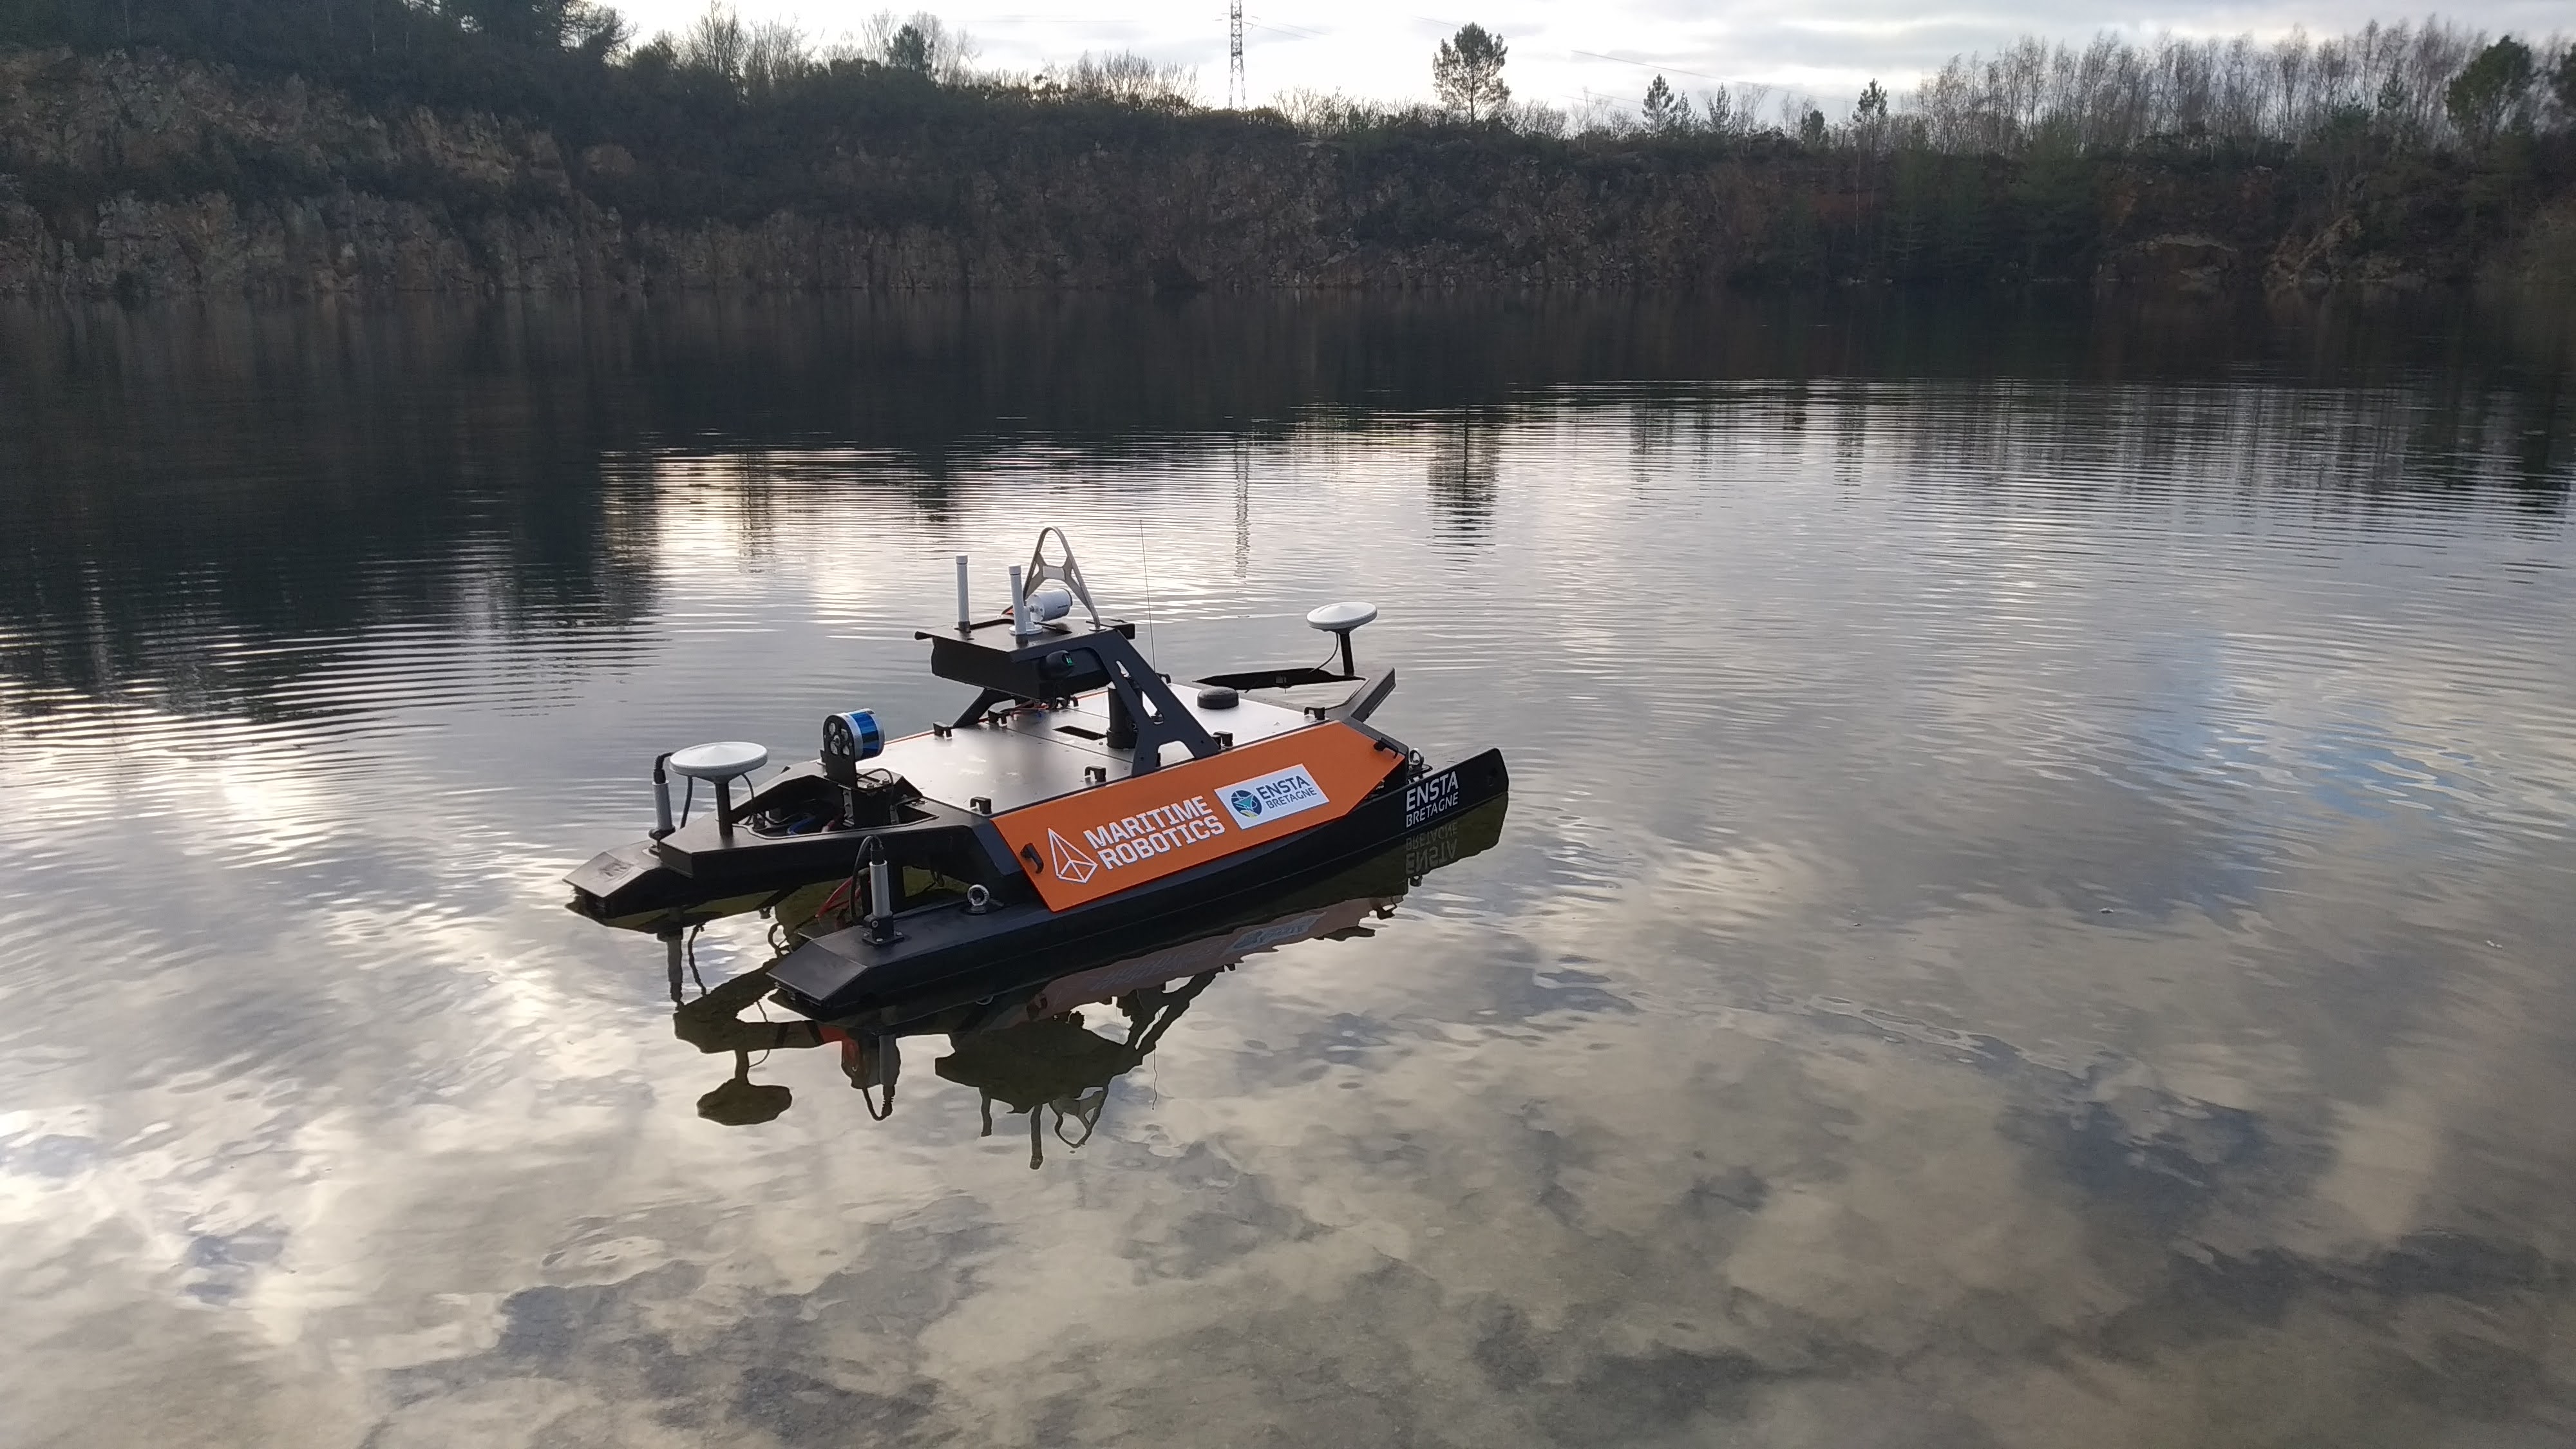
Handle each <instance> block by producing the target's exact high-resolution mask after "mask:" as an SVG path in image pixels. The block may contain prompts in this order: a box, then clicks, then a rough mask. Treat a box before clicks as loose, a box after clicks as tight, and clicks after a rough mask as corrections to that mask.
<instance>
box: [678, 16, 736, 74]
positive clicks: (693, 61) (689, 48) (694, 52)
mask: <svg viewBox="0 0 2576 1449" xmlns="http://www.w3.org/2000/svg"><path fill="white" fill-rule="evenodd" d="M750 54H751V32H749V31H747V30H745V29H744V28H743V25H742V17H740V16H738V15H736V14H734V13H733V7H732V6H730V5H726V4H724V3H722V0H716V3H711V4H709V5H708V6H707V11H706V13H705V14H704V15H701V16H699V17H698V18H697V20H696V22H695V23H693V24H691V25H690V26H689V30H688V34H686V35H684V36H682V37H681V38H680V64H682V65H684V66H687V67H689V68H690V69H691V70H699V71H705V72H706V73H708V74H709V75H713V76H716V77H718V78H719V79H721V80H723V81H724V82H725V84H727V85H733V86H738V85H741V84H742V63H743V61H744V60H745V59H746V58H747V57H749V55H750Z"/></svg>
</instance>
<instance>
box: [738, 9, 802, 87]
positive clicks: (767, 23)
mask: <svg viewBox="0 0 2576 1449" xmlns="http://www.w3.org/2000/svg"><path fill="white" fill-rule="evenodd" d="M813 66H814V60H813V54H812V52H811V51H809V50H808V49H807V48H806V45H805V33H804V32H803V31H801V30H799V29H797V28H796V26H795V23H794V22H792V21H788V20H764V21H761V22H760V23H759V24H757V25H754V26H753V27H751V35H750V38H749V39H748V40H747V41H746V42H745V43H744V45H743V51H742V89H743V93H744V94H746V95H751V96H765V95H770V94H774V93H775V92H778V91H781V90H784V89H786V88H787V87H788V86H790V85H792V84H794V83H795V82H796V81H798V80H800V79H802V78H803V77H804V76H805V74H806V73H807V72H808V71H810V70H812V69H813Z"/></svg>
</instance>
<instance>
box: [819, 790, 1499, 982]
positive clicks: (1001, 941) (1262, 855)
mask: <svg viewBox="0 0 2576 1449" xmlns="http://www.w3.org/2000/svg"><path fill="white" fill-rule="evenodd" d="M1510 786H1511V780H1510V775H1509V772H1508V771H1507V770H1506V769H1505V767H1504V764H1503V757H1502V753H1501V752H1500V751H1499V750H1487V751H1486V752H1485V753H1483V754H1481V755H1476V756H1473V757H1471V758H1469V759H1466V760H1463V761H1461V762H1459V763H1458V764H1457V765H1454V766H1452V767H1451V768H1449V769H1447V770H1442V771H1438V772H1436V773H1432V774H1428V775H1424V776H1422V777H1421V778H1420V779H1418V780H1416V781H1414V782H1412V783H1410V784H1407V783H1403V782H1402V781H1400V780H1399V781H1393V782H1390V785H1389V787H1388V788H1386V789H1384V790H1382V791H1380V792H1379V793H1377V794H1375V795H1372V796H1370V797H1369V798H1367V799H1366V800H1363V801H1361V802H1360V804H1359V805H1358V806H1356V807H1355V808H1353V809H1352V810H1351V811H1350V812H1349V813H1348V814H1345V815H1343V816H1341V817H1340V818H1338V819H1335V820H1331V821H1328V822H1326V823H1324V824H1321V825H1317V826H1314V827H1312V828H1310V829H1307V830H1303V831H1299V832H1297V833H1295V834H1291V835H1285V836H1281V837H1280V838H1278V839H1275V840H1271V841H1267V842H1264V843H1262V844H1260V845H1256V846H1253V847H1251V848H1249V849H1245V850H1240V851H1237V852H1234V853H1233V854H1230V855H1224V856H1220V857H1218V858H1217V859H1215V860H1211V861H1208V862H1206V863H1204V864H1201V865H1195V866H1191V867H1189V868H1188V869H1186V870H1182V871H1179V872H1177V873H1174V874H1171V875H1167V876H1164V877H1162V878H1161V879H1158V880H1154V881H1150V882H1147V883H1145V884H1143V885H1139V886H1136V887H1134V888H1132V889H1129V890H1126V891H1123V892H1121V893H1119V894H1116V895H1111V896H1107V897H1104V898H1102V899H1099V900H1095V901H1091V902H1088V903H1086V904H1083V905H1078V906H1074V907H1071V908H1069V909H1066V910H1061V911H1056V910H1049V909H1047V907H1046V906H1045V905H1044V904H1043V903H1042V902H1038V901H1023V902H1017V903H1013V904H1009V905H996V906H994V907H992V908H991V909H989V910H986V911H984V912H982V913H980V914H977V913H972V912H969V911H968V910H967V909H965V908H964V907H962V906H957V905H940V906H933V907H928V908H925V909H922V910H919V911H914V912H907V913H905V914H902V915H899V916H896V917H894V918H893V926H894V930H893V933H892V934H891V938H890V939H888V938H882V937H881V936H880V933H878V932H875V931H872V930H871V929H870V928H868V927H865V926H856V927H852V928H850V929H848V930H844V931H835V932H832V933H830V934H828V935H822V936H817V937H814V938H813V939H811V940H808V941H806V942H805V943H804V944H803V945H801V946H798V947H796V948H795V949H794V950H792V951H790V952H789V953H788V954H787V955H786V956H785V957H784V958H783V959H781V960H780V961H779V962H778V964H777V965H776V966H775V967H773V968H772V970H771V976H772V979H773V980H774V981H775V982H776V984H777V994H778V999H779V1000H780V1002H781V1003H783V1004H784V1005H787V1006H789V1007H791V1008H793V1009H795V1010H797V1011H800V1012H803V1013H805V1014H806V1015H809V1016H815V1017H824V1018H829V1017H834V1016H845V1015H848V1014H850V1013H852V1012H856V1011H863V1010H866V1009H868V1008H869V1007H870V1006H871V1005H874V1004H878V1003H882V1002H887V1001H891V1000H894V999H896V998H899V997H903V996H907V995H911V994H913V993H917V992H921V991H925V990H930V989H932V988H934V987H937V986H938V985H940V984H941V983H943V982H947V981H950V980H953V979H957V978H962V977H968V976H971V975H973V974H975V973H977V972H979V971H985V970H990V969H992V968H994V967H995V966H996V964H997V963H1013V962H1020V961H1025V960H1028V959H1030V958H1043V957H1045V956H1049V955H1053V954H1055V953H1062V952H1073V951H1078V950H1080V949H1081V948H1083V947H1084V946H1085V945H1086V944H1089V943H1093V942H1096V941H1098V940H1099V939H1100V938H1103V937H1107V936H1111V935H1115V934H1119V933H1124V932H1132V931H1135V930H1139V929H1144V928H1150V927H1151V926H1153V925H1154V924H1155V923H1157V922H1161V921H1165V920H1167V919H1168V918H1171V917H1175V916H1180V915H1185V914H1191V913H1197V912H1204V911H1219V910H1223V909H1225V908H1226V907H1228V906H1229V905H1232V904H1236V903H1240V902H1245V901H1249V900H1252V899H1254V898H1257V897H1261V896H1265V895H1269V894H1273V893H1276V892H1279V891H1282V890H1289V889H1294V888H1295V887H1297V886H1298V885H1300V884H1303V883H1307V882H1310V881H1312V880H1313V879H1315V878H1316V877H1318V876H1320V875H1325V874H1329V873H1330V872H1332V871H1334V870H1335V869H1338V868H1340V867H1343V866H1346V865H1348V864H1349V863H1350V862H1352V861H1353V860H1356V859H1360V858H1363V857H1366V856H1369V855H1372V854H1374V853H1377V852H1380V851H1384V850H1387V849H1388V848H1389V847H1391V846H1394V845H1397V844H1399V843H1401V842H1402V841H1403V840H1404V839H1405V838H1407V837H1408V836H1412V835H1415V834H1417V833H1420V832H1424V831H1429V830H1433V829H1436V828H1438V827H1440V826H1443V825H1445V824H1447V823H1449V822H1451V821H1453V820H1455V819H1457V818H1458V817H1460V816H1461V815H1463V814H1465V813H1467V812H1469V811H1472V810H1474V809H1475V808H1476V807H1478V806H1480V805H1485V804H1488V803H1490V802H1493V801H1495V800H1498V799H1501V798H1502V797H1503V796H1504V795H1505V794H1506V793H1508V791H1509V789H1510Z"/></svg>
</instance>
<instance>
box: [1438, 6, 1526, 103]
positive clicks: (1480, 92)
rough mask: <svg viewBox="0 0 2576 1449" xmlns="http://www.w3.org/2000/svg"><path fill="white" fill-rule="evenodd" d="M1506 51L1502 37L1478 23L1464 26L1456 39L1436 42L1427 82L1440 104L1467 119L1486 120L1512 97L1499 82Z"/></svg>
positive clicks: (1500, 81)
mask: <svg viewBox="0 0 2576 1449" xmlns="http://www.w3.org/2000/svg"><path fill="white" fill-rule="evenodd" d="M1507 54H1508V52H1507V50H1506V49H1505V47H1504V45H1503V38H1502V37H1501V36H1499V35H1495V34H1493V33H1491V32H1489V31H1487V30H1486V29H1485V27H1483V26H1481V25H1475V24H1469V25H1466V26H1464V27H1462V28H1460V30H1459V31H1458V35H1457V38H1456V39H1454V40H1444V41H1442V42H1440V49H1439V50H1438V51H1437V52H1436V53H1434V54H1433V56H1432V57H1431V85H1432V88H1433V89H1434V90H1436V91H1438V92H1439V93H1440V104H1442V105H1444V106H1447V107H1448V108H1449V109H1451V110H1453V111H1460V112H1463V113H1465V115H1466V117H1467V119H1468V120H1470V121H1482V120H1490V119H1491V118H1492V117H1493V116H1494V114H1495V113H1496V112H1497V111H1500V110H1501V109H1502V108H1503V106H1504V105H1505V104H1506V103H1507V102H1509V101H1510V100H1511V98H1512V88H1511V87H1510V86H1507V85H1505V84H1503V60H1504V57H1505V56H1506V55H1507Z"/></svg>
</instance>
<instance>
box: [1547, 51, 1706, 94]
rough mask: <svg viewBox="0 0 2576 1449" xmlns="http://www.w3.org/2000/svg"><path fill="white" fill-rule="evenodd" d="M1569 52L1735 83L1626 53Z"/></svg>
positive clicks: (1655, 69) (1648, 68) (1622, 63)
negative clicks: (1638, 58) (1633, 57)
mask: <svg viewBox="0 0 2576 1449" xmlns="http://www.w3.org/2000/svg"><path fill="white" fill-rule="evenodd" d="M1568 53H1569V54H1572V55H1581V56H1588V57H1590V58H1591V59H1593V60H1611V61H1617V62H1618V63H1619V64H1621V65H1634V66H1642V67H1644V68H1645V69H1647V70H1654V71H1670V72H1672V73H1673V74H1674V75H1695V76H1698V77H1699V78H1700V79H1701V80H1713V81H1715V82H1717V83H1718V84H1719V85H1731V84H1733V82H1731V81H1729V80H1727V78H1726V77H1724V76H1722V75H1710V74H1709V73H1708V72H1707V71H1704V70H1684V69H1682V68H1681V67H1680V66H1677V65H1658V64H1657V63H1655V62H1654V61H1651V60H1630V59H1629V58H1628V57H1626V56H1624V55H1603V54H1602V53H1601V52H1599V51H1597V50H1577V51H1571V52H1568Z"/></svg>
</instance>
